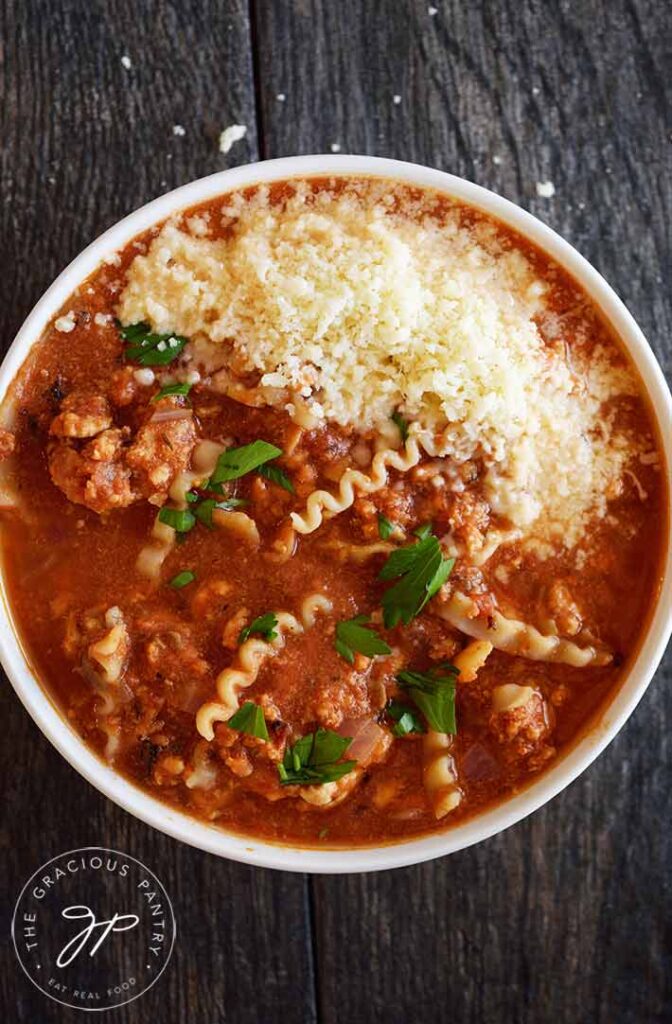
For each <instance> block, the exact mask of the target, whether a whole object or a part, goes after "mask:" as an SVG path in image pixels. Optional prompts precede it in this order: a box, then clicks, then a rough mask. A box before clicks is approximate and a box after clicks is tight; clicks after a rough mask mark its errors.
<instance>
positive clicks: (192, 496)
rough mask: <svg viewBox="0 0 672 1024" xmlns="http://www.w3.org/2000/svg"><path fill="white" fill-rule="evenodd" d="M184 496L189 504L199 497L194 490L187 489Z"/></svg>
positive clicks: (198, 499)
mask: <svg viewBox="0 0 672 1024" xmlns="http://www.w3.org/2000/svg"><path fill="white" fill-rule="evenodd" d="M185 498H186V499H187V501H188V503H189V504H190V505H193V504H195V502H197V501H200V498H199V497H198V495H197V494H196V491H187V493H186V494H185Z"/></svg>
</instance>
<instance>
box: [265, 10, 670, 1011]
mask: <svg viewBox="0 0 672 1024" xmlns="http://www.w3.org/2000/svg"><path fill="white" fill-rule="evenodd" d="M434 5H435V7H437V8H438V13H437V14H436V15H435V16H433V17H432V16H430V14H429V11H428V4H427V3H425V2H411V0H394V2H391V3H380V2H379V3H375V4H373V3H367V2H366V0H341V2H340V3H339V4H324V3H320V2H318V0H279V2H278V0H274V2H270V0H257V2H256V3H255V5H254V7H255V26H256V36H257V40H258V47H259V52H260V53H261V54H264V55H266V57H265V62H264V73H263V75H262V77H261V79H260V91H259V95H260V109H261V123H262V124H263V126H264V139H265V143H264V144H265V152H266V154H267V155H268V156H269V157H270V156H280V155H284V154H289V153H295V152H299V153H301V152H303V153H307V152H316V151H329V148H330V146H331V145H332V144H334V143H335V144H337V145H340V147H341V150H342V151H343V152H356V153H372V154H376V155H379V156H390V157H396V158H401V159H410V160H415V161H419V162H423V163H428V164H431V165H433V166H436V167H440V168H442V169H444V170H448V171H451V172H453V173H456V174H459V175H462V176H464V177H467V178H470V179H471V180H473V181H477V182H478V183H479V184H482V185H485V186H487V187H488V188H492V189H494V190H495V191H497V192H499V193H500V194H502V195H504V196H506V197H507V198H509V199H512V200H514V201H515V202H518V203H520V204H521V205H522V206H524V207H526V208H527V209H529V210H531V211H532V212H533V213H535V214H536V215H537V216H539V217H541V219H542V220H544V221H546V223H548V224H550V225H551V226H552V227H554V228H555V229H556V230H558V231H559V232H560V233H561V234H562V235H564V236H565V237H566V238H567V239H568V240H569V241H570V242H571V243H572V244H574V245H575V246H576V247H577V248H578V249H579V250H580V251H581V252H582V253H583V254H584V255H585V256H586V257H587V258H588V259H589V260H590V261H591V262H592V263H594V264H595V266H597V267H598V269H599V270H601V271H602V273H603V274H604V275H605V277H606V278H607V279H608V280H609V281H610V282H611V284H612V285H613V286H614V287H615V288H616V290H617V291H618V293H619V294H620V295H621V297H622V298H623V299H624V301H625V302H626V303H627V305H628V306H629V307H630V309H631V311H632V312H633V313H634V315H635V317H636V318H637V320H638V321H639V323H640V324H641V326H642V327H643V329H644V331H645V332H646V333H647V336H648V338H649V340H650V342H651V344H652V346H653V348H654V349H655V351H656V353H657V355H658V358H659V359H660V361H661V363H662V364H663V367H664V368H665V369H666V371H667V373H668V374H670V373H672V342H671V338H672V303H671V301H670V294H669V289H668V288H667V287H666V284H665V283H666V282H669V279H670V270H671V269H672V268H671V266H670V262H671V261H670V244H669V236H670V215H671V213H672V177H671V176H670V141H671V138H672V137H671V135H670V127H671V124H672V119H671V117H670V113H671V106H670V90H669V87H668V86H667V83H666V81H665V68H669V66H670V31H669V25H668V21H669V8H667V10H666V5H664V4H662V3H655V2H648V0H636V2H624V0H616V2H605V0H600V2H579V3H577V2H572V3H567V2H565V3H559V4H556V3H553V4H552V3H532V2H529V0H525V2H522V3H521V2H517V0H502V2H497V3H494V2H488V0H483V2H480V3H471V4H463V3H460V2H459V0H457V2H446V0H434ZM278 94H284V96H285V100H284V102H283V101H281V100H278V99H277V96H278ZM395 95H396V96H399V97H401V101H400V102H397V103H395V101H394V97H395ZM547 180H550V181H552V182H553V183H554V185H555V196H554V197H553V198H552V199H550V200H549V199H543V198H540V197H539V196H538V195H537V191H536V183H537V182H543V181H547ZM671 681H672V663H671V661H670V657H669V654H668V658H667V660H666V662H665V665H664V667H663V668H661V670H660V671H659V672H658V676H657V680H656V682H655V683H654V685H653V686H652V688H651V690H650V691H649V692H648V694H647V696H646V697H645V699H644V701H643V702H642V704H641V706H640V708H639V709H638V711H637V713H636V715H635V716H634V718H633V719H632V720H631V722H630V723H629V724H628V725H627V727H626V728H625V730H624V731H623V732H622V734H621V735H620V736H619V738H618V739H617V740H616V741H615V742H614V743H613V744H612V745H611V747H610V748H609V749H608V751H607V752H606V753H605V754H604V755H602V757H601V758H600V760H599V761H598V762H597V764H595V765H594V766H593V767H592V768H591V769H590V770H589V771H588V772H587V773H586V774H585V775H584V776H583V778H581V779H580V780H579V781H578V782H576V783H575V784H574V785H573V786H572V787H571V788H570V789H569V790H568V791H567V792H565V793H563V794H562V795H561V796H560V797H558V798H557V799H556V800H555V801H553V803H552V804H550V805H549V806H548V807H546V808H545V809H544V810H542V811H540V812H538V813H537V814H536V815H535V816H534V817H533V818H532V819H530V820H528V821H527V822H524V823H523V824H521V825H519V826H517V827H516V828H514V829H511V830H510V831H509V832H507V833H506V834H505V835H502V836H499V837H497V838H496V839H493V840H491V841H490V842H488V843H485V844H483V845H481V846H479V847H477V848H475V849H471V850H467V851H465V852H463V853H461V854H458V855H455V856H452V857H450V858H447V859H445V860H442V861H438V862H435V863H433V864H430V865H426V866H421V867H417V868H412V869H408V870H404V871H396V872H391V873H385V874H383V875H379V876H361V877H356V878H349V879H345V878H340V879H334V878H322V879H316V880H314V881H313V882H311V886H312V887H313V894H312V900H313V905H314V908H315V914H316V921H315V931H316V938H317V968H318V978H317V982H318V992H319V1009H320V1011H321V1017H322V1020H324V1021H325V1022H329V1024H331V1022H336V1021H341V1020H355V1021H371V1022H373V1021H385V1022H386V1024H395V1022H399V1024H402V1022H407V1021H415V1020H422V1021H443V1020H455V1021H459V1022H460V1024H471V1022H473V1024H500V1022H509V1021H515V1022H516V1024H551V1022H563V1024H564V1022H567V1024H570V1022H571V1024H578V1022H581V1024H584V1022H585V1024H602V1022H604V1024H612V1022H618V1024H643V1022H647V1024H648V1022H653V1021H664V1020H670V1019H672V983H671V982H670V978H671V977H672V932H671V931H670V923H669V922H670V916H671V911H672V892H671V887H670V878H669V870H670V865H671V864H672V838H671V836H670V831H669V829H668V828H667V826H666V824H665V822H667V821H669V816H670V811H671V810H672V800H671V798H670V776H671V772H670V767H669V766H670V763H671V762H670V756H671V755H672V743H671V741H670V735H669V722H670V719H671V715H672V694H671V693H670V682H671Z"/></svg>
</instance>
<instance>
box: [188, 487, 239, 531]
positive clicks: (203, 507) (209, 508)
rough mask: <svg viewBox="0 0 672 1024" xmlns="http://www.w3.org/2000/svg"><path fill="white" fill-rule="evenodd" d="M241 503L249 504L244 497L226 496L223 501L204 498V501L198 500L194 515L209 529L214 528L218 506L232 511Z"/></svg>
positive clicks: (226, 510)
mask: <svg viewBox="0 0 672 1024" xmlns="http://www.w3.org/2000/svg"><path fill="white" fill-rule="evenodd" d="M187 501H189V495H187ZM241 505H247V502H246V501H245V499H244V498H225V499H224V500H223V501H216V500H215V499H214V498H204V499H203V501H199V502H198V505H197V506H196V508H195V509H194V515H195V516H196V518H197V519H198V521H199V522H200V523H203V525H204V526H207V528H208V529H209V530H212V526H213V524H212V513H213V512H214V511H215V509H216V508H221V509H222V511H223V512H230V511H231V509H234V508H240V506H241Z"/></svg>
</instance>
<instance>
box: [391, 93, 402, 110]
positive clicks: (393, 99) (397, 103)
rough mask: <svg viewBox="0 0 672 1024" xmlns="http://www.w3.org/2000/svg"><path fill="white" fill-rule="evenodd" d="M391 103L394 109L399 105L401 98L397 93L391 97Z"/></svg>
mask: <svg viewBox="0 0 672 1024" xmlns="http://www.w3.org/2000/svg"><path fill="white" fill-rule="evenodd" d="M392 102H393V103H394V105H395V107H398V106H399V104H400V103H401V96H400V95H399V93H395V95H394V96H393V97H392Z"/></svg>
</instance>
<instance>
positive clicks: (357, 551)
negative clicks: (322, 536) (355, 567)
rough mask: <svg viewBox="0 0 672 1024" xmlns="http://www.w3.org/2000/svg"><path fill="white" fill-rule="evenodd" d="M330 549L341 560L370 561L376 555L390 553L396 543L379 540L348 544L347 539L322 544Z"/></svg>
mask: <svg viewBox="0 0 672 1024" xmlns="http://www.w3.org/2000/svg"><path fill="white" fill-rule="evenodd" d="M321 546H322V547H324V548H325V549H326V550H328V551H334V552H335V553H336V557H337V558H338V559H339V561H341V562H356V563H357V564H360V563H362V562H368V560H369V559H370V558H373V557H374V556H375V555H389V553H390V552H391V551H394V550H395V545H394V544H390V543H388V541H384V540H377V541H373V543H371V544H348V542H347V541H345V540H330V541H327V543H326V544H323V545H321Z"/></svg>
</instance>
